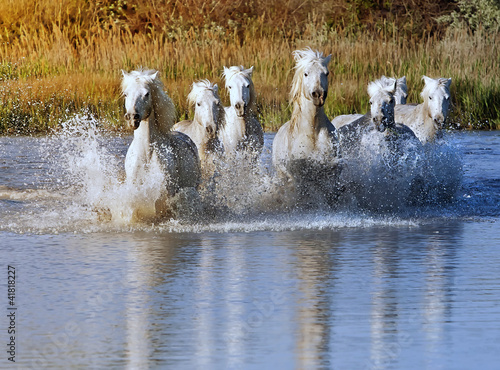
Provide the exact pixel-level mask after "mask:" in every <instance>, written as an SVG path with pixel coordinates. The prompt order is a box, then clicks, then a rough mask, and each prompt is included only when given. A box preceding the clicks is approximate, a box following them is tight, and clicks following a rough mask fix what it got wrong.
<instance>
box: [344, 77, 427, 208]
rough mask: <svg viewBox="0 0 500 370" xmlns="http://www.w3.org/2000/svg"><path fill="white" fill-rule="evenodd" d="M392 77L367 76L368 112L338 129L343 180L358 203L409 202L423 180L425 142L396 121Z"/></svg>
mask: <svg viewBox="0 0 500 370" xmlns="http://www.w3.org/2000/svg"><path fill="white" fill-rule="evenodd" d="M393 81H394V83H393V84H392V86H391V84H387V85H386V83H385V81H381V80H377V81H374V82H371V83H370V84H369V85H368V94H369V95H370V104H371V108H370V112H369V113H367V114H366V115H365V116H363V117H361V118H359V119H357V120H355V121H354V122H352V123H350V124H349V125H346V126H342V127H341V128H339V130H338V131H339V138H340V146H339V147H340V152H341V154H342V156H343V158H344V160H345V167H346V170H345V171H344V177H343V181H344V183H345V186H350V187H353V188H354V189H356V191H355V193H356V194H357V195H358V202H359V204H360V205H362V206H363V207H368V208H376V209H379V210H382V209H389V210H390V209H393V208H394V207H395V206H399V205H400V204H401V201H403V202H410V203H411V202H413V200H414V199H417V198H418V197H419V195H420V194H421V193H422V186H423V180H422V176H421V168H422V160H421V159H422V158H423V146H422V144H421V143H420V141H419V140H418V138H417V137H416V136H415V134H414V133H413V131H412V130H411V129H410V128H408V127H407V126H405V125H402V124H398V123H396V122H395V121H394V106H395V99H394V92H395V91H396V86H395V81H396V80H394V79H393ZM367 174H368V176H367ZM370 174H371V175H370Z"/></svg>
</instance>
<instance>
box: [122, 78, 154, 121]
mask: <svg viewBox="0 0 500 370" xmlns="http://www.w3.org/2000/svg"><path fill="white" fill-rule="evenodd" d="M122 75H123V79H122V94H123V96H124V97H125V116H124V117H125V120H126V121H127V123H128V125H129V127H130V128H133V129H134V130H135V129H137V128H139V125H140V124H141V121H144V120H146V119H148V118H149V116H150V114H151V112H152V111H153V103H152V97H151V84H152V83H153V81H155V80H156V78H157V76H158V71H153V70H138V71H132V72H130V73H127V72H125V71H123V70H122Z"/></svg>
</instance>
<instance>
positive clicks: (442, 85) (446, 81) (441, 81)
mask: <svg viewBox="0 0 500 370" xmlns="http://www.w3.org/2000/svg"><path fill="white" fill-rule="evenodd" d="M422 80H423V81H424V83H425V85H424V88H423V90H422V92H421V93H420V96H421V97H422V99H423V100H424V103H425V102H426V101H427V98H428V97H429V94H430V93H431V91H434V90H436V89H439V90H441V93H442V94H443V96H444V97H445V98H449V97H450V85H451V78H436V79H434V78H430V77H427V76H422Z"/></svg>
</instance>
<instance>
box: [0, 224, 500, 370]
mask: <svg viewBox="0 0 500 370" xmlns="http://www.w3.org/2000/svg"><path fill="white" fill-rule="evenodd" d="M438 232H439V233H438ZM465 232H466V231H465V230H464V228H463V224H462V223H460V222H457V223H456V224H449V223H448V224H444V225H443V224H441V225H427V226H420V227H417V228H403V227H402V228H395V227H390V228H386V227H378V228H370V229H363V230H359V229H357V230H348V229H344V230H337V231H332V230H323V231H315V232H312V231H307V232H304V231H295V232H281V233H273V232H256V233H230V234H216V233H213V234H212V233H204V234H190V233H187V234H168V233H156V234H153V233H134V234H130V235H127V234H118V235H116V236H114V237H113V238H112V240H109V237H107V236H103V235H89V236H86V237H79V238H78V239H75V238H74V237H73V239H72V237H71V236H69V235H60V236H54V237H52V238H51V239H46V240H44V239H42V238H39V237H35V238H37V240H38V242H39V244H38V245H37V246H36V247H34V248H31V247H27V246H28V245H30V244H26V243H22V244H23V245H24V247H23V248H13V249H12V250H13V254H12V255H11V258H12V261H11V262H9V263H16V264H18V265H19V266H21V264H22V266H24V267H23V270H24V273H23V276H25V279H26V284H27V286H31V285H33V287H34V289H33V290H29V289H23V290H22V291H23V294H24V303H23V309H24V310H25V314H26V315H30V316H31V319H30V321H28V320H26V321H24V322H23V323H24V328H23V330H24V331H25V332H27V333H33V334H34V335H33V339H31V338H29V337H24V338H23V346H24V351H23V353H24V354H25V355H24V356H26V357H24V358H25V361H27V363H28V365H27V366H25V367H29V366H30V364H38V365H43V367H47V368H64V367H65V366H74V367H79V366H80V367H81V366H83V365H87V366H90V367H92V366H93V367H105V366H112V367H125V368H129V369H142V368H247V367H253V368H259V369H260V368H279V367H283V368H299V369H310V368H353V369H358V368H359V369H381V368H384V369H386V368H394V369H401V368H404V369H407V368H425V367H430V368H439V367H441V368H455V367H456V366H453V365H456V364H457V363H458V364H460V360H463V358H462V357H460V353H457V343H464V341H465V343H467V341H468V340H469V339H468V337H467V335H466V334H467V332H468V330H469V329H470V327H467V326H466V327H465V329H464V328H462V326H461V322H462V321H460V320H462V318H463V317H464V316H463V315H464V312H465V313H466V315H465V317H466V318H467V322H468V323H469V322H470V321H469V318H470V317H471V315H472V314H475V312H470V311H467V308H468V307H471V306H465V307H463V306H460V305H458V306H457V305H454V306H453V301H454V299H455V297H456V295H457V294H458V293H460V294H463V295H464V297H463V298H462V299H463V300H464V301H465V298H467V297H473V298H476V299H479V298H480V299H483V300H485V299H488V298H490V299H491V300H492V301H491V302H490V304H491V307H493V304H494V303H493V302H494V301H495V299H497V298H498V294H497V295H496V296H495V295H494V294H492V293H493V292H495V290H494V289H497V290H496V292H498V282H497V283H496V285H491V286H490V292H492V293H490V295H489V296H485V295H483V296H474V295H471V294H468V293H467V292H468V291H469V290H470V291H471V292H474V289H476V288H477V287H472V286H469V287H466V286H461V287H460V290H458V291H457V287H456V284H453V282H455V280H454V276H455V274H456V271H462V272H463V271H467V268H469V261H468V259H467V258H466V255H467V254H466V251H464V249H465V248H463V244H462V242H461V240H463V238H464V237H463V234H464V233H465ZM23 238H24V239H23ZM32 238H33V237H32ZM17 239H23V240H25V241H26V237H25V236H22V235H21V236H19V235H10V236H4V240H2V242H3V243H7V244H4V245H13V244H12V241H13V240H17ZM54 240H56V241H57V242H56V243H54V242H53V241H54ZM28 251H29V253H26V252H28ZM484 253H485V252H484V251H483V254H484ZM490 253H498V252H497V250H496V249H494V248H491V249H490ZM457 254H459V255H462V256H463V257H462V258H458V257H457ZM479 256H480V254H478V257H479ZM496 258H498V257H496ZM54 259H56V260H57V261H59V264H58V265H57V270H56V272H53V273H52V274H51V275H48V274H49V272H48V271H50V266H52V264H53V261H54ZM31 266H36V272H35V270H33V271H30V268H31ZM76 266H77V267H76ZM483 266H484V267H485V268H486V267H488V264H487V260H485V261H483ZM491 268H492V267H491V266H490V267H489V269H490V272H489V273H490V274H493V270H491ZM52 270H53V271H54V269H52ZM37 280H39V281H40V282H38V281H37ZM463 281H468V280H467V279H464V280H463ZM49 282H50V286H51V288H53V290H51V291H50V293H51V295H50V298H49V297H48V295H47V296H44V295H40V294H39V291H43V290H42V289H39V287H44V286H48V285H49V284H48V283H49ZM110 282H111V283H110ZM491 282H493V280H491ZM491 282H490V284H492V283H491ZM467 294H468V295H467ZM74 295H81V296H83V297H84V298H83V299H82V302H81V303H80V304H78V306H79V307H81V308H82V310H80V309H78V310H77V312H79V315H78V316H75V313H74V312H75V307H74V306H75V305H74V298H73V297H74ZM495 297H496V298H495ZM94 298H96V299H94ZM49 301H50V302H53V303H54V304H53V305H50V304H48V302H49ZM30 302H38V304H31V303H30ZM91 302H93V303H91ZM47 307H49V308H50V309H51V310H52V312H50V311H47ZM464 309H465V310H466V311H464ZM47 312H48V313H47ZM491 312H492V313H493V314H492V315H491V316H481V313H479V312H478V313H477V315H479V316H476V317H475V318H476V320H477V322H480V323H481V325H485V326H488V325H492V326H493V327H495V328H498V318H499V317H500V316H499V315H500V312H498V310H496V311H494V310H493V309H492V310H491ZM495 312H496V314H495ZM54 313H55V314H56V315H57V320H55V319H53V318H52V319H51V317H53V316H54ZM472 317H473V316H472ZM72 321H73V322H75V321H76V322H77V323H78V326H77V328H78V329H79V335H78V336H71V337H70V338H69V340H68V341H67V345H65V347H57V346H56V347H54V346H55V345H54V344H51V343H52V342H51V338H53V337H55V338H63V334H65V330H66V329H65V326H66V324H67V323H70V322H72ZM468 325H471V324H468ZM73 331H75V330H73ZM475 340H477V338H476V339H475ZM40 343H44V346H40ZM45 343H48V344H51V347H50V348H49V347H48V346H47V345H45ZM40 348H42V349H45V348H48V349H50V351H49V350H47V351H46V352H44V351H43V350H42V351H39V352H36V356H38V357H37V358H31V357H29V356H35V350H37V349H40ZM54 348H56V349H54ZM82 353H83V354H82ZM443 353H454V355H453V356H451V357H449V359H448V360H447V361H448V362H444V360H443ZM478 353H479V354H480V355H481V359H482V358H484V357H485V356H486V358H490V359H491V358H492V356H494V355H495V352H488V351H486V350H484V351H482V352H481V350H480V351H479V352H478ZM51 354H54V355H53V356H52V355H51ZM77 356H78V357H77ZM468 356H469V357H470V356H471V354H470V353H469V354H468ZM478 356H479V355H477V354H474V353H473V354H472V357H470V358H472V359H475V360H476V361H477V360H478ZM469 357H468V358H469ZM467 361H470V360H467ZM468 364H470V363H469V362H467V365H468Z"/></svg>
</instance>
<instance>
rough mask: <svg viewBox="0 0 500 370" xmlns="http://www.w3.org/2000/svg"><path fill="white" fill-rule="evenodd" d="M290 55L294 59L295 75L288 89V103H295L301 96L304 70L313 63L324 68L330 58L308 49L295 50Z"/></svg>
mask: <svg viewBox="0 0 500 370" xmlns="http://www.w3.org/2000/svg"><path fill="white" fill-rule="evenodd" d="M292 55H293V57H294V59H295V75H294V76H293V81H292V87H291V89H290V102H294V101H296V100H297V99H298V98H299V96H300V95H301V94H302V83H303V79H304V71H305V70H306V68H308V67H309V66H311V65H313V64H315V63H317V64H319V65H320V66H323V67H325V68H326V67H327V66H328V63H329V62H330V56H328V57H325V56H324V55H323V53H322V52H320V51H317V50H312V49H311V48H310V47H308V48H306V49H302V50H295V51H294V52H293V53H292Z"/></svg>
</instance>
